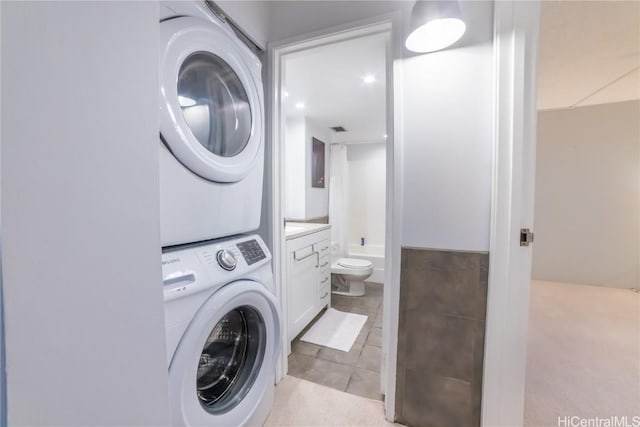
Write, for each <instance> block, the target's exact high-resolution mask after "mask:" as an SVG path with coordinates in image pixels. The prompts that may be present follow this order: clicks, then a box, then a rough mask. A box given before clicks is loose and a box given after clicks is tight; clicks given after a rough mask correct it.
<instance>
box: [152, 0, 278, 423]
mask: <svg viewBox="0 0 640 427" xmlns="http://www.w3.org/2000/svg"><path fill="white" fill-rule="evenodd" d="M160 14H161V16H160V147H159V148H160V209H161V210H160V221H161V240H162V246H163V250H162V274H163V289H164V299H165V318H166V329H167V361H168V365H169V386H170V389H169V395H170V399H171V416H172V424H174V425H185V426H192V425H193V426H196V425H208V426H242V425H261V424H263V423H264V421H265V419H266V417H267V415H268V413H269V411H270V409H271V406H272V404H273V393H274V383H275V364H276V359H277V357H278V354H279V348H280V344H279V342H280V314H279V308H278V302H277V300H276V297H275V288H274V282H273V275H272V270H271V255H270V253H269V251H268V249H267V247H266V245H265V244H264V242H263V241H262V239H261V238H260V237H259V236H258V235H255V234H254V235H251V234H243V233H249V232H251V231H254V230H256V229H257V228H258V227H259V224H260V212H261V205H262V184H263V182H262V180H263V167H264V131H263V121H264V100H263V88H262V79H261V64H260V61H259V60H258V58H257V57H256V56H255V55H254V54H253V52H251V50H250V49H249V48H248V47H247V46H245V45H244V44H243V43H242V42H241V41H240V40H239V39H238V38H237V37H236V36H235V34H234V33H233V31H232V29H231V28H230V27H229V26H228V25H226V24H225V23H224V22H222V21H221V20H219V19H218V18H217V17H216V16H215V15H214V14H212V13H211V11H210V10H209V8H208V6H207V5H206V4H205V3H204V2H196V1H188V2H180V1H176V2H164V3H162V4H161V12H160Z"/></svg>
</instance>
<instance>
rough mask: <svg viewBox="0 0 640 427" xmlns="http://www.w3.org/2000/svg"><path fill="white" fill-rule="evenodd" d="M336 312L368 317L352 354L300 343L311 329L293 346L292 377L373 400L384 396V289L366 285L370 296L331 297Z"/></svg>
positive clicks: (290, 358)
mask: <svg viewBox="0 0 640 427" xmlns="http://www.w3.org/2000/svg"><path fill="white" fill-rule="evenodd" d="M331 304H332V307H333V308H335V309H336V310H340V311H347V312H350V313H357V314H364V315H367V316H368V319H367V322H366V323H365V325H364V327H363V328H362V331H360V334H359V335H358V338H357V339H356V341H355V343H354V344H353V347H351V350H350V351H349V352H344V351H340V350H334V349H331V348H327V347H322V346H319V345H315V344H311V343H307V342H303V341H300V339H299V338H300V336H302V335H303V334H304V333H305V332H306V331H307V329H308V328H309V327H311V325H313V322H312V323H311V325H309V326H308V327H307V328H306V329H305V330H304V331H302V333H301V334H300V335H299V336H298V338H296V339H295V340H294V341H293V342H292V343H291V355H289V375H292V376H294V377H298V378H302V379H304V380H308V381H311V382H314V383H316V384H321V385H324V386H327V387H331V388H334V389H336V390H340V391H345V392H347V393H350V394H355V395H358V396H362V397H367V398H369V399H377V400H382V395H381V394H380V347H381V341H382V285H381V284H378V283H366V295H364V296H362V297H346V296H341V295H331Z"/></svg>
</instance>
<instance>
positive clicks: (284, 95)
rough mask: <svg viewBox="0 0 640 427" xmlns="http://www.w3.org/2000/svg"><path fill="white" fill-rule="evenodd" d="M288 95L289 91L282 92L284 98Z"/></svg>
mask: <svg viewBox="0 0 640 427" xmlns="http://www.w3.org/2000/svg"><path fill="white" fill-rule="evenodd" d="M288 96H289V92H287V91H286V90H285V91H284V92H282V97H283V98H286V97H288Z"/></svg>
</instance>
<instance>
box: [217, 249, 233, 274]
mask: <svg viewBox="0 0 640 427" xmlns="http://www.w3.org/2000/svg"><path fill="white" fill-rule="evenodd" d="M216 258H218V264H220V267H222V268H224V269H225V270H227V271H231V270H233V269H234V268H236V266H237V265H238V260H237V259H236V257H235V255H233V253H232V252H231V251H230V250H228V249H222V250H219V251H218V254H217V255H216Z"/></svg>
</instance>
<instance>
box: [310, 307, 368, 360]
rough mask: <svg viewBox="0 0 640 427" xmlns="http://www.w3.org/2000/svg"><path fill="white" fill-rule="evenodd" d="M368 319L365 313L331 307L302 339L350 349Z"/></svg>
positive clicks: (326, 345) (340, 348)
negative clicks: (349, 311)
mask: <svg viewBox="0 0 640 427" xmlns="http://www.w3.org/2000/svg"><path fill="white" fill-rule="evenodd" d="M366 321H367V316H365V315H363V314H355V313H345V312H344V311H338V310H335V309H333V308H330V309H328V310H327V311H326V312H325V313H324V314H323V315H322V317H321V318H320V319H318V321H317V322H316V323H315V324H314V325H313V326H312V327H311V329H309V330H308V331H307V333H306V334H304V335H303V336H302V338H300V340H301V341H306V342H310V343H312V344H317V345H322V346H325V347H331V348H335V349H338V350H342V351H349V350H351V346H352V345H353V343H354V342H355V341H356V338H358V334H359V333H360V331H361V330H362V327H363V326H364V324H365V322H366Z"/></svg>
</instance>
